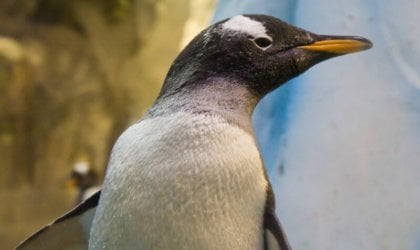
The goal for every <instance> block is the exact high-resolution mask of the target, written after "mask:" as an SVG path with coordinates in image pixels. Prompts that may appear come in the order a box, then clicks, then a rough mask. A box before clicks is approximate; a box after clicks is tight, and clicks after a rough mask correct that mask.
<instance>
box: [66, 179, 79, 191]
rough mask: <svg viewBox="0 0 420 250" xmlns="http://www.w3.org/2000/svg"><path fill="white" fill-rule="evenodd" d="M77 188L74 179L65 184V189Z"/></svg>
mask: <svg viewBox="0 0 420 250" xmlns="http://www.w3.org/2000/svg"><path fill="white" fill-rule="evenodd" d="M76 187H77V182H76V180H75V179H70V180H68V181H67V183H66V188H67V189H69V190H72V189H75V188H76Z"/></svg>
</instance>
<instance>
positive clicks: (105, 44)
mask: <svg viewBox="0 0 420 250" xmlns="http://www.w3.org/2000/svg"><path fill="white" fill-rule="evenodd" d="M214 5H215V0H159V1H155V0H104V1H99V0H89V1H86V0H75V1H70V0H61V1H55V0H2V1H0V20H1V22H0V248H1V249H10V248H12V247H13V246H15V245H16V244H17V243H18V242H19V241H20V240H22V239H23V238H25V237H26V236H28V234H30V233H31V232H33V231H34V230H36V229H37V228H39V227H41V226H43V225H45V224H46V223H48V222H50V221H51V220H52V219H54V218H55V217H56V216H58V215H60V214H62V213H63V212H65V211H66V210H68V209H69V208H71V207H72V206H73V205H74V200H75V197H76V191H75V190H68V189H66V188H65V183H66V181H67V180H68V178H69V175H70V171H71V169H72V166H73V165H74V164H75V163H76V162H79V161H88V162H89V163H90V164H91V166H93V167H94V168H95V169H96V170H97V171H98V172H99V173H100V174H101V175H102V176H103V174H104V170H105V167H106V163H107V160H108V155H109V152H110V150H111V147H112V145H113V143H114V141H115V140H116V138H117V137H118V135H119V134H120V133H121V132H122V131H123V130H124V129H125V128H126V127H127V126H129V124H130V123H133V122H135V121H136V120H138V119H139V118H140V117H141V115H142V114H143V113H144V112H145V111H146V109H147V107H148V106H149V105H150V104H151V103H152V102H153V100H154V98H155V97H156V95H157V94H158V91H159V89H160V86H161V84H162V81H163V79H164V76H165V74H166V71H167V70H168V68H169V66H170V64H171V62H172V60H173V59H174V58H175V56H176V55H177V53H178V52H179V50H180V49H181V48H182V47H183V46H184V45H185V44H186V43H187V42H188V41H189V40H190V39H191V38H192V37H193V36H194V35H195V34H196V33H198V32H199V31H200V30H201V29H202V28H203V27H205V26H206V25H207V24H208V22H209V20H210V18H211V16H212V14H213V9H214Z"/></svg>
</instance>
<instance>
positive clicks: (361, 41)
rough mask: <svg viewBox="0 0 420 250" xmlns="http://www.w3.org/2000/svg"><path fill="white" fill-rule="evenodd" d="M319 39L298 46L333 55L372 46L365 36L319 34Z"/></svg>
mask: <svg viewBox="0 0 420 250" xmlns="http://www.w3.org/2000/svg"><path fill="white" fill-rule="evenodd" d="M318 39H319V40H318V41H315V42H314V43H311V44H308V45H304V46H298V48H301V49H304V50H309V51H316V52H321V53H322V52H323V53H328V54H333V55H334V54H335V55H336V56H338V55H344V54H349V53H354V52H358V51H362V50H367V49H370V48H371V47H372V42H371V41H369V40H368V39H366V38H363V37H353V36H318ZM333 55H332V56H333Z"/></svg>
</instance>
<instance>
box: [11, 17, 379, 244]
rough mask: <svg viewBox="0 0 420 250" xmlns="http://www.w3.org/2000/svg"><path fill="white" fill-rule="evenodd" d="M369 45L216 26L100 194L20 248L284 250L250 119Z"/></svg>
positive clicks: (274, 25)
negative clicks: (329, 64)
mask: <svg viewBox="0 0 420 250" xmlns="http://www.w3.org/2000/svg"><path fill="white" fill-rule="evenodd" d="M370 47H372V43H371V42H370V41H369V40H367V39H365V38H362V37H356V36H326V35H317V34H314V33H311V32H308V31H305V30H303V29H300V28H298V27H295V26H292V25H290V24H287V23H285V22H283V21H281V20H279V19H277V18H274V17H271V16H266V15H238V16H234V17H231V18H228V19H225V20H222V21H220V22H218V23H215V24H213V25H211V26H210V27H208V28H207V29H205V30H204V31H202V32H201V33H200V34H198V35H197V36H196V37H195V38H194V39H193V40H192V41H191V42H190V43H189V44H188V45H187V47H186V48H185V49H184V50H183V51H182V52H181V53H180V54H179V55H178V57H177V58H176V59H175V61H174V62H173V64H172V66H171V67H170V69H169V72H168V73H167V76H166V79H165V81H164V83H163V86H162V89H161V91H160V93H159V95H158V97H157V99H156V101H155V103H154V104H153V105H152V106H151V108H150V109H149V110H148V112H147V113H146V114H145V116H144V117H143V118H142V119H141V120H140V121H139V122H137V123H135V124H134V125H132V126H131V127H129V128H128V129H127V130H126V131H125V132H123V134H122V135H121V136H120V137H119V138H118V140H117V142H116V143H115V145H114V147H113V150H112V153H111V157H110V160H109V163H108V168H107V173H106V177H105V181H104V184H103V187H102V190H101V191H99V192H98V193H96V194H95V195H93V196H92V197H91V198H89V199H87V200H86V201H85V202H83V203H81V204H80V205H79V206H78V207H76V208H75V209H73V210H72V211H70V212H69V213H68V214H66V215H64V216H62V217H61V218H59V219H57V220H56V221H54V222H53V223H51V224H50V225H47V226H46V227H44V228H43V229H41V230H40V231H38V232H37V233H35V234H34V235H32V236H30V237H29V238H28V239H27V240H26V241H24V242H22V243H21V244H20V245H19V246H18V249H41V248H42V249H55V248H60V249H63V248H64V249H67V248H72V249H86V248H88V249H253V250H255V249H270V250H271V249H282V250H287V249H291V247H290V245H289V243H288V241H287V237H286V235H285V233H284V230H283V228H282V226H281V225H280V223H279V221H278V219H277V216H276V214H275V201H274V194H273V190H272V189H271V186H270V183H269V180H268V178H267V175H266V172H265V168H264V163H263V161H262V158H261V155H260V152H259V150H258V147H257V144H256V141H255V137H254V133H253V130H252V125H251V115H252V112H253V110H254V108H255V105H256V104H257V103H258V102H259V100H261V98H263V97H264V96H265V95H266V94H268V93H269V92H271V91H272V90H274V89H276V88H278V87H280V86H282V85H283V84H285V83H286V82H287V81H288V80H290V79H292V78H294V77H296V76H298V75H299V74H301V73H303V72H304V71H306V70H307V69H309V68H310V67H311V66H313V65H315V64H317V63H319V62H321V61H324V60H326V59H329V58H332V57H336V56H340V55H344V54H348V53H352V52H357V51H362V50H366V49H369V48H370ZM303 226H304V225H302V227H303Z"/></svg>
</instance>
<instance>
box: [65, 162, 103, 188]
mask: <svg viewBox="0 0 420 250" xmlns="http://www.w3.org/2000/svg"><path fill="white" fill-rule="evenodd" d="M98 179H99V178H98V174H97V173H96V171H95V170H94V169H93V168H91V167H90V166H89V164H88V163H87V162H79V163H76V164H75V165H74V167H73V170H72V172H71V174H70V179H69V181H68V182H67V187H69V188H77V189H80V190H86V189H88V188H90V187H93V186H95V185H97V184H98Z"/></svg>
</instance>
